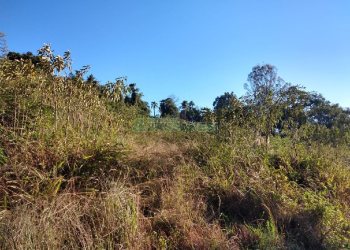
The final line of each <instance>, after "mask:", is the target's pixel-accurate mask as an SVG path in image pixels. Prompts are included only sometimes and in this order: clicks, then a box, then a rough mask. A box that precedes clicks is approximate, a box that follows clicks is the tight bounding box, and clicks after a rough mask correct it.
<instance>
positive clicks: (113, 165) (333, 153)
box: [0, 45, 350, 249]
mask: <svg viewBox="0 0 350 250" xmlns="http://www.w3.org/2000/svg"><path fill="white" fill-rule="evenodd" d="M88 69H89V68H88V67H87V66H86V67H83V68H82V69H80V70H72V66H71V59H70V53H69V52H66V53H65V54H64V55H63V56H59V55H55V54H54V52H53V51H52V49H51V47H50V46H49V45H45V46H43V47H42V48H41V49H39V50H38V53H37V54H36V55H34V54H32V53H26V54H21V53H16V52H6V53H4V55H3V57H2V58H1V59H0V249H347V248H350V209H349V208H350V150H349V149H350V148H349V146H350V110H349V109H345V108H342V107H340V106H339V105H337V104H332V103H330V102H329V101H327V100H326V99H325V98H323V97H322V95H320V94H318V93H315V92H307V91H306V90H305V89H304V88H303V87H301V86H298V85H294V84H291V83H287V82H285V81H284V80H283V79H282V78H280V77H279V76H278V75H277V69H276V68H275V67H274V66H272V65H269V64H266V65H257V66H255V67H253V69H252V72H251V73H250V74H249V76H248V80H247V84H246V89H247V92H246V94H245V95H244V96H242V97H240V98H238V97H237V96H236V95H235V94H234V93H233V92H232V93H224V94H223V95H222V96H219V97H217V98H216V99H215V100H214V105H213V109H211V108H202V109H200V108H198V107H197V106H196V105H195V104H194V102H192V101H183V102H182V103H181V105H179V106H180V107H177V105H176V102H175V101H174V100H173V99H172V98H166V99H164V100H162V101H160V103H158V102H152V103H151V107H149V106H148V103H146V102H145V101H144V100H143V99H142V93H141V92H140V90H139V89H138V88H137V87H136V84H127V79H126V78H125V77H123V78H117V79H116V80H115V81H114V82H108V83H106V84H100V83H99V82H98V80H96V78H95V77H94V76H92V75H90V76H86V73H87V72H88ZM158 108H159V112H160V115H159V117H157V115H156V114H157V113H158V112H156V111H157V110H158ZM150 114H151V115H150ZM140 121H142V122H140ZM140 124H141V125H140ZM169 124H170V125H169Z"/></svg>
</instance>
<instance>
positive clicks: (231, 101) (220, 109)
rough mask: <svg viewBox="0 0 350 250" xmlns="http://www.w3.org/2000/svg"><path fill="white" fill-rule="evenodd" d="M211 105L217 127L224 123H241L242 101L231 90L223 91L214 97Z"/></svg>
mask: <svg viewBox="0 0 350 250" xmlns="http://www.w3.org/2000/svg"><path fill="white" fill-rule="evenodd" d="M213 106H214V113H215V116H216V121H217V123H218V126H219V128H220V127H222V125H223V124H224V123H225V124H226V123H229V124H231V125H242V123H243V103H242V102H241V101H240V100H239V99H238V98H237V96H236V95H235V94H234V93H233V92H231V93H229V92H225V93H224V94H223V95H221V96H218V97H216V99H215V101H214V103H213Z"/></svg>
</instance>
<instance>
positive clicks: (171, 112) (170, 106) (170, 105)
mask: <svg viewBox="0 0 350 250" xmlns="http://www.w3.org/2000/svg"><path fill="white" fill-rule="evenodd" d="M159 111H160V117H167V116H170V117H177V116H178V115H179V110H178V108H177V107H176V104H175V102H174V100H173V99H172V98H170V97H168V98H166V99H164V100H161V101H160V106H159Z"/></svg>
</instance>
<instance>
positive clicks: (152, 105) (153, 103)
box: [151, 101, 159, 117]
mask: <svg viewBox="0 0 350 250" xmlns="http://www.w3.org/2000/svg"><path fill="white" fill-rule="evenodd" d="M158 107H159V106H158V103H157V102H155V101H153V102H151V108H152V109H153V117H156V108H158Z"/></svg>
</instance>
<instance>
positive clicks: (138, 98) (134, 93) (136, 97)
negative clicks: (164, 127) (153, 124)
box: [124, 83, 150, 115]
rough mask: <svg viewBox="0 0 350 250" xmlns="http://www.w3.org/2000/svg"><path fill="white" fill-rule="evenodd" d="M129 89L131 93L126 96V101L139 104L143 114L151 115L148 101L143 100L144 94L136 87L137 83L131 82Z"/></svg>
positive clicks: (130, 103)
mask: <svg viewBox="0 0 350 250" xmlns="http://www.w3.org/2000/svg"><path fill="white" fill-rule="evenodd" d="M129 90H130V93H131V94H130V95H127V96H125V99H124V102H125V103H126V104H128V105H131V106H137V107H138V108H139V110H140V113H141V114H143V115H149V112H150V109H149V106H148V103H147V102H145V101H143V100H142V96H143V94H142V93H141V92H140V90H139V89H138V88H136V83H131V84H129Z"/></svg>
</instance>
